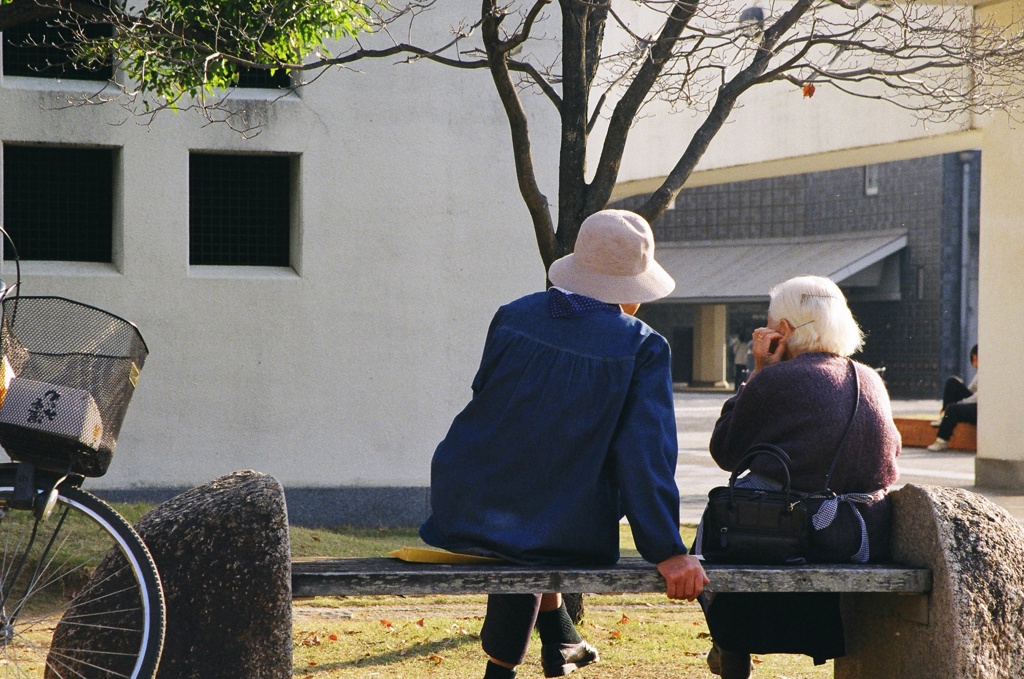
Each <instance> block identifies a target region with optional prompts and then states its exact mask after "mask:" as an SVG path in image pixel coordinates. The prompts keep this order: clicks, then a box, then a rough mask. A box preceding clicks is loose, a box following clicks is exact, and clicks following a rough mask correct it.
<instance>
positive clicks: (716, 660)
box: [708, 644, 722, 677]
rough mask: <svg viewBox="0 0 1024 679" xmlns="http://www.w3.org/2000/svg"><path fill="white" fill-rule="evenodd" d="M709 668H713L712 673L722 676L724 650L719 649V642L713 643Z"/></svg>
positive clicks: (709, 652)
mask: <svg viewBox="0 0 1024 679" xmlns="http://www.w3.org/2000/svg"><path fill="white" fill-rule="evenodd" d="M708 669H709V670H711V674H714V675H715V676H718V677H720V676H722V652H721V650H719V648H718V644H713V645H712V646H711V650H710V651H708Z"/></svg>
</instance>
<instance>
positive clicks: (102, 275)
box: [0, 0, 1024, 488]
mask: <svg viewBox="0 0 1024 679" xmlns="http://www.w3.org/2000/svg"><path fill="white" fill-rule="evenodd" d="M449 2H451V0H449ZM476 6H477V5H476V3H475V2H471V1H470V0H459V1H458V5H454V4H445V5H443V9H444V10H445V11H446V12H447V11H450V12H451V14H450V15H447V14H445V15H441V14H438V15H436V17H435V20H436V21H437V22H438V25H443V23H444V21H445V20H446V19H445V17H446V16H451V17H457V16H459V15H471V14H472V13H473V12H474V11H475V10H476ZM361 70H362V72H332V73H330V74H328V75H326V76H325V77H323V78H322V79H321V80H320V81H318V82H317V83H316V84H314V85H313V86H311V87H309V88H307V89H305V90H303V91H302V92H301V93H300V94H299V95H298V96H297V97H291V98H289V99H287V100H284V101H280V102H277V103H276V104H274V105H273V106H272V107H267V108H266V112H265V115H266V123H265V125H264V129H263V131H262V133H261V134H260V135H259V136H257V137H256V138H255V139H252V140H245V139H243V138H242V137H240V136H239V135H237V134H236V133H233V132H231V131H230V130H228V129H227V128H225V127H223V126H213V127H203V126H202V125H201V123H202V121H201V120H200V119H199V118H198V117H197V116H195V115H191V114H180V115H172V114H166V115H162V116H160V117H159V118H158V119H157V120H156V122H154V123H153V124H152V125H150V126H140V125H138V124H137V122H136V121H134V120H132V119H127V120H125V116H124V114H123V112H121V111H120V110H119V109H117V108H116V107H114V106H104V107H87V108H75V109H64V110H56V108H57V107H58V106H59V105H60V104H61V101H62V100H61V97H60V96H56V95H54V94H52V93H51V86H52V83H48V82H44V83H43V84H42V87H40V86H39V85H38V84H32V83H31V82H29V81H25V80H21V81H15V79H10V78H8V79H5V80H4V81H3V82H2V83H0V140H2V141H4V142H45V143H51V144H58V143H59V144H87V145H103V146H110V147H116V148H118V149H120V152H119V156H118V158H119V160H118V165H119V168H120V173H121V181H120V183H119V186H120V187H121V188H120V191H119V194H118V197H117V201H116V204H117V211H118V214H119V215H120V219H119V223H118V224H117V225H116V230H117V234H116V238H115V241H116V242H115V250H117V252H118V254H117V255H116V263H115V265H112V266H103V265H77V266H76V265H70V264H50V263H39V262H29V263H26V264H25V266H24V283H23V285H24V292H25V293H26V294H60V295H67V296H70V297H74V298H76V299H80V300H82V301H86V302H90V303H93V304H96V305H98V306H101V307H104V308H107V309H110V310H111V311H113V312H115V313H118V314H120V315H123V316H125V317H127V318H129V319H131V320H133V321H135V322H136V323H137V324H138V325H139V326H140V328H141V329H142V332H143V334H144V336H145V337H146V340H147V342H148V343H149V346H150V348H151V351H152V354H151V357H150V359H149V361H148V362H147V364H146V367H145V369H144V371H143V373H142V378H141V381H140V383H139V389H138V392H137V394H136V396H135V399H134V401H133V403H132V406H131V408H130V410H129V413H128V418H127V420H126V423H125V426H124V429H123V431H122V436H121V440H120V443H119V446H118V450H117V454H116V457H115V461H114V464H113V466H112V468H111V471H110V473H109V474H108V475H107V476H106V477H104V478H103V479H99V480H96V481H94V482H91V484H90V485H91V486H92V487H110V488H126V487H136V486H154V485H156V486H182V485H192V484H195V483H199V482H204V481H207V480H209V479H212V478H214V477H216V476H218V475H220V474H223V473H226V472H230V471H233V470H236V469H240V468H254V469H258V470H260V471H263V472H267V473H270V474H272V475H274V476H276V477H277V478H278V479H280V480H281V481H282V482H283V483H285V485H286V486H420V485H425V484H426V483H427V481H428V478H429V477H428V469H429V460H430V456H431V453H432V452H433V448H434V446H435V445H436V443H437V441H438V440H439V439H440V438H441V437H442V436H443V435H444V432H445V430H446V428H447V425H448V423H449V421H450V419H451V417H452V416H453V415H454V414H455V413H456V412H457V411H458V410H459V409H460V408H461V407H462V406H463V404H464V403H465V401H466V400H467V399H468V397H469V393H470V392H469V383H470V380H471V378H472V374H473V371H474V370H475V367H476V362H477V360H478V357H479V353H480V349H481V346H482V342H483V338H484V333H485V331H486V327H487V323H488V321H489V319H490V316H491V313H492V312H493V310H494V308H495V307H496V306H497V305H498V304H500V303H502V302H504V301H507V300H508V299H511V298H513V297H515V296H517V295H519V294H523V293H526V292H529V291H532V290H536V289H538V288H539V287H540V286H541V285H542V284H543V280H544V279H543V270H542V267H541V264H540V261H539V257H538V256H537V253H536V246H535V244H534V242H533V236H532V230H531V228H530V225H529V219H528V215H527V212H526V209H525V208H524V207H523V205H522V201H521V199H520V198H519V195H518V191H517V188H516V184H515V180H514V176H513V172H512V162H511V155H510V150H509V148H510V145H509V141H508V130H507V123H506V122H505V119H504V115H503V113H502V112H501V110H500V107H499V104H498V102H497V99H496V96H495V95H494V94H493V87H492V85H491V83H490V80H489V77H488V76H487V74H486V73H484V72H464V71H454V70H448V69H445V68H442V67H439V66H432V65H429V64H415V65H412V66H398V65H393V64H392V63H390V62H388V63H383V62H381V63H375V64H365V65H363V66H362V67H361ZM70 87H74V86H70ZM77 89H79V90H81V86H78V87H77ZM526 102H527V105H528V106H529V107H530V109H531V113H532V115H533V141H534V145H535V149H536V152H537V162H538V167H539V169H540V170H541V173H542V176H541V179H542V183H543V187H542V188H543V190H544V191H545V192H546V193H547V195H548V196H549V198H551V199H552V201H554V199H555V196H556V192H557V186H556V184H555V176H556V175H555V171H556V165H557V149H558V144H557V139H556V135H557V118H556V117H555V116H554V114H553V112H552V111H551V110H550V106H549V105H548V103H547V102H546V101H545V100H543V99H541V98H527V99H526ZM743 103H744V108H743V109H741V110H739V111H737V113H736V115H735V116H734V118H733V121H732V122H731V123H730V124H729V125H727V127H726V129H725V130H723V132H722V133H721V135H720V136H719V137H718V138H717V139H716V140H715V141H714V143H713V144H712V147H711V150H710V151H709V153H708V155H707V157H706V158H705V159H704V161H703V163H702V165H701V168H702V169H703V172H702V173H701V174H698V175H695V177H694V182H700V181H702V179H701V178H702V177H714V178H715V179H714V180H715V181H730V180H734V179H737V178H744V177H745V178H750V177H752V176H756V175H757V173H759V172H760V173H763V174H762V175H761V176H764V174H771V173H776V174H778V173H783V171H793V172H803V171H810V170H813V169H824V168H826V167H838V166H842V165H844V164H848V165H853V164H862V163H864V162H880V161H882V160H886V159H890V158H894V157H906V154H908V153H911V154H912V153H915V152H916V151H920V155H928V154H930V153H932V152H935V150H936V149H943V150H951V149H956V148H978V147H979V146H980V147H982V148H983V150H984V153H983V159H984V163H985V165H984V168H983V201H984V204H983V206H982V245H981V247H982V253H981V260H982V262H981V293H980V307H981V310H980V314H981V322H982V328H981V329H980V331H979V338H980V343H981V345H982V346H983V347H984V348H983V349H982V351H983V354H984V358H982V362H983V363H982V365H991V366H1009V367H1010V368H1011V369H1006V370H998V371H997V372H991V373H990V372H989V371H988V370H987V369H985V368H982V372H983V373H985V374H984V375H983V378H984V379H985V380H986V384H985V387H984V388H983V393H982V396H981V399H982V400H981V404H982V406H981V407H982V412H983V415H982V426H981V430H980V432H979V437H980V444H981V448H982V449H981V451H980V452H979V459H981V458H989V457H991V458H993V459H1000V460H1002V459H1010V460H1011V461H1015V462H1014V464H1019V463H1020V462H1021V461H1022V459H1024V452H1022V450H1024V449H1021V448H1020V446H1018V445H1017V442H1019V441H1021V440H1024V431H1022V428H1024V417H1020V416H1019V414H1018V413H1017V412H1016V411H1017V409H1018V408H1019V404H1020V403H1021V402H1022V401H1024V399H1022V398H1021V393H1020V390H1021V387H1020V384H1021V381H1020V379H1019V377H1017V374H1016V372H1017V371H1015V370H1013V369H1012V367H1013V366H1016V365H1017V364H1018V363H1019V356H1020V351H1019V348H1018V347H1017V346H1016V343H1017V337H1018V336H1019V335H1020V334H1021V329H1022V328H1024V310H1022V309H1024V305H1022V304H1020V303H1019V302H1020V300H1019V297H1020V290H1021V289H1022V288H1024V281H1022V280H1021V278H1022V276H1024V274H1021V271H1022V268H1021V267H1020V265H1019V263H1020V261H1021V255H1022V254H1024V253H1022V252H1021V249H1022V245H1021V237H1020V226H1019V215H1021V214H1024V197H1022V194H1021V192H1020V191H1019V187H1018V186H1017V183H1018V181H1017V178H1019V177H1020V176H1021V170H1022V169H1024V168H1021V167H1020V164H1021V161H1020V160H1019V157H1020V155H1021V154H1020V153H1019V152H1018V149H1020V148H1021V147H1022V146H1024V138H1022V137H1021V133H1020V132H1018V131H1014V130H1013V129H1012V127H1011V126H1010V125H1008V124H1006V122H1005V121H1000V120H998V119H994V120H992V121H990V122H988V123H985V125H984V129H983V130H982V131H978V130H972V129H967V128H966V127H965V126H964V125H947V126H941V127H938V128H936V127H926V126H923V125H921V124H918V123H915V121H913V120H912V119H911V118H909V117H907V116H903V115H901V114H899V113H898V111H897V110H896V109H894V108H891V107H882V108H878V107H879V106H882V105H880V104H878V105H871V106H867V105H866V104H865V103H864V102H858V101H854V100H851V99H848V98H843V97H839V96H838V95H835V94H833V93H830V92H829V91H828V90H826V89H823V88H819V90H818V93H817V94H816V95H815V97H814V98H812V99H806V98H803V97H802V96H801V94H800V93H799V92H798V91H796V90H795V89H793V88H790V87H788V86H778V87H771V88H766V89H764V90H761V91H760V92H752V93H750V94H749V95H748V96H747V97H745V98H744V100H743ZM119 123H123V124H119ZM695 125H696V122H695V121H693V120H692V119H690V118H687V117H685V116H684V115H676V116H673V117H671V118H665V117H663V116H659V117H658V118H657V119H656V120H653V119H645V120H643V121H641V122H640V123H639V125H638V127H637V130H636V132H635V134H634V136H633V140H632V145H631V146H630V148H629V151H628V152H627V157H626V162H625V163H624V167H623V175H622V180H623V182H624V183H628V182H629V181H633V180H635V181H636V182H637V183H642V182H643V181H644V180H649V179H652V178H654V179H656V178H657V177H658V176H660V175H662V174H664V172H665V171H667V169H668V167H669V166H670V165H671V163H672V162H674V161H675V159H676V158H677V157H678V153H679V152H680V151H681V145H682V143H683V142H684V141H685V140H687V139H688V138H689V133H690V132H691V131H692V129H693V128H694V126H695ZM200 149H202V150H223V151H252V152H287V153H292V154H298V155H299V156H300V162H299V171H298V174H299V176H298V181H297V187H298V188H297V191H298V198H297V206H298V207H297V211H296V228H297V229H298V234H299V238H298V243H299V245H298V248H297V249H296V251H295V252H294V253H293V258H294V264H295V267H294V269H284V270H281V269H242V268H205V267H190V266H189V264H188V195H187V187H188V184H187V181H188V157H189V156H188V154H189V151H190V150H200ZM915 149H916V151H915ZM901 154H902V155H901ZM865 159H870V160H865ZM780 168H783V170H780ZM785 168H788V170H787V169H785ZM5 275H6V276H7V277H8V278H9V277H10V276H11V273H10V269H9V268H8V270H7V272H5ZM990 404H992V405H990ZM996 406H999V407H996Z"/></svg>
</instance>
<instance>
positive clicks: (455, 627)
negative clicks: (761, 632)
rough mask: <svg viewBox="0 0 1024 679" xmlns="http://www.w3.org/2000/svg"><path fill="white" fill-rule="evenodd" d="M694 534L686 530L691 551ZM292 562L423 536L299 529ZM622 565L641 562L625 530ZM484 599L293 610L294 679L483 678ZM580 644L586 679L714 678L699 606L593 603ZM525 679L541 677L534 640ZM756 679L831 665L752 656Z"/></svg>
mask: <svg viewBox="0 0 1024 679" xmlns="http://www.w3.org/2000/svg"><path fill="white" fill-rule="evenodd" d="M693 531H694V527H693V526H684V527H683V530H682V533H683V538H684V541H685V542H687V543H688V542H689V541H691V540H692V539H693ZM291 539H292V553H293V555H294V556H295V557H304V556H386V555H387V553H388V552H389V551H390V550H392V549H395V548H397V547H405V546H422V545H423V543H422V542H420V540H419V538H418V536H417V535H416V531H415V530H412V529H409V530H372V529H371V530H367V529H339V530H335V529H316V530H310V529H303V528H293V529H292V536H291ZM621 544H622V547H623V549H622V552H623V556H637V553H636V550H635V548H634V546H633V540H632V536H631V535H630V532H629V528H628V527H626V526H623V529H622V536H621ZM485 601H486V597H483V596H415V597H413V596H410V597H383V596H382V597H358V598H357V597H321V598H316V599H304V600H298V601H296V602H295V608H294V613H295V621H294V644H295V648H294V651H295V656H294V658H295V662H294V675H293V676H294V677H312V678H317V679H329V678H330V679H334V678H339V679H340V678H344V679H356V678H357V677H358V678H360V679H362V678H371V677H395V678H399V677H402V678H408V679H420V678H427V679H463V678H465V679H480V677H482V676H483V667H484V663H485V661H486V658H485V656H484V655H483V651H482V650H481V649H480V638H479V635H480V626H481V625H482V624H483V613H484V610H485ZM581 633H582V634H583V636H584V637H585V638H586V639H587V640H588V641H590V642H591V643H593V644H594V645H595V646H597V647H598V650H599V651H600V653H601V662H599V663H597V664H595V665H592V666H590V667H587V668H584V669H581V670H579V671H577V672H575V673H574V674H573V675H572V676H573V677H579V678H580V679H587V678H591V679H627V678H629V679H640V678H643V679H675V678H683V677H694V678H711V677H714V676H715V675H713V674H711V673H710V672H709V671H708V668H707V663H706V661H705V658H706V657H707V651H708V649H709V648H710V647H711V642H710V640H709V639H708V630H707V625H706V624H705V623H704V616H703V615H702V614H701V610H700V607H699V606H698V605H697V604H696V603H687V602H675V601H670V600H668V599H667V598H666V597H664V596H662V595H655V594H628V595H590V596H587V597H586V598H585V615H584V619H583V623H582V625H581ZM534 641H535V643H534V644H533V645H532V646H531V649H530V654H529V656H528V658H527V661H526V663H524V664H523V665H522V666H521V667H520V669H519V677H520V678H521V679H526V678H527V677H542V676H543V672H542V670H541V667H540V642H539V640H537V639H536V638H535V640H534ZM754 663H755V669H754V674H753V676H754V677H756V678H762V677H763V678H766V679H825V678H826V677H831V676H832V663H831V662H828V663H826V664H825V665H821V666H818V667H815V666H814V664H813V663H812V662H811V660H810V658H806V657H804V656H788V655H768V656H761V657H755V659H754Z"/></svg>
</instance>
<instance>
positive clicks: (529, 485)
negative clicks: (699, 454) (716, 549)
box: [420, 289, 686, 564]
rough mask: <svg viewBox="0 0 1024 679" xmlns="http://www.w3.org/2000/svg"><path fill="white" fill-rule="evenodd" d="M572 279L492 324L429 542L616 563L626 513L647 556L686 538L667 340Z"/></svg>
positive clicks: (446, 455) (444, 454)
mask: <svg viewBox="0 0 1024 679" xmlns="http://www.w3.org/2000/svg"><path fill="white" fill-rule="evenodd" d="M566 297H567V296H566V295H564V294H563V293H562V292H561V291H559V290H557V289H552V290H549V291H547V292H542V293H536V294H533V295H528V296H526V297H523V298H521V299H519V300H516V301H514V302H512V303H510V304H508V305H506V306H503V307H501V309H499V310H498V312H497V314H496V315H495V317H494V320H493V321H492V322H491V326H490V329H489V331H488V334H487V341H486V344H485V346H484V353H483V359H482V360H481V362H480V368H479V371H478V372H477V375H476V378H475V379H474V380H473V398H472V400H471V401H470V402H469V404H468V405H467V406H466V408H465V409H464V410H463V411H462V412H461V413H459V415H458V416H456V418H455V420H454V421H453V422H452V425H451V428H450V429H449V431H448V435H447V436H446V437H445V439H444V440H443V441H442V442H441V443H440V445H438V447H437V450H436V451H435V453H434V457H433V462H432V464H431V494H430V499H431V508H432V511H433V514H432V516H431V517H430V518H429V519H428V520H427V521H426V523H424V524H423V526H422V527H421V528H420V536H421V537H422V538H423V540H424V541H425V542H426V543H428V544H430V545H434V546H436V547H441V548H443V549H448V550H451V551H456V552H464V553H471V554H483V555H490V556H499V557H502V558H504V559H507V560H510V561H515V562H522V563H537V564H543V563H559V564H574V563H596V564H610V563H614V562H615V561H617V560H618V558H619V520H620V518H621V517H622V516H626V517H627V518H628V520H629V524H630V526H631V528H632V531H633V536H634V539H635V542H636V545H637V548H638V550H639V551H640V554H641V555H642V556H643V557H644V558H645V559H647V560H648V561H650V562H652V563H658V562H660V561H662V560H664V559H666V558H668V557H669V556H672V555H674V554H685V553H686V549H685V547H684V546H683V544H682V541H681V539H680V537H679V491H678V489H677V488H676V485H675V468H676V457H677V453H678V449H677V440H676V426H675V414H674V409H673V399H672V378H671V374H670V357H669V347H668V343H667V342H666V341H665V339H664V338H663V337H662V336H661V335H659V334H658V333H656V332H655V331H654V330H652V329H651V328H650V327H649V326H647V325H646V324H644V323H643V322H642V321H640V320H638V319H636V318H633V317H631V316H628V315H626V314H624V313H622V312H621V311H620V310H619V309H618V307H615V306H612V305H606V304H603V303H600V302H596V300H590V299H589V298H579V296H575V295H574V296H571V299H573V300H576V301H579V300H582V301H583V302H586V304H583V305H577V307H576V308H574V309H573V311H572V312H570V313H568V314H564V313H557V315H553V313H556V312H555V308H556V306H557V305H558V303H562V302H564V301H565V299H566Z"/></svg>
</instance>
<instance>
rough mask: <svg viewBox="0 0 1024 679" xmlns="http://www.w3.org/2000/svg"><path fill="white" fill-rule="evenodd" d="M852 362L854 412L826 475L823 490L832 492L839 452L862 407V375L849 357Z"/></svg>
mask: <svg viewBox="0 0 1024 679" xmlns="http://www.w3.org/2000/svg"><path fill="white" fill-rule="evenodd" d="M847 360H849V362H850V368H852V369H853V414H852V415H850V421H849V422H847V423H846V431H844V432H843V438H842V439H840V441H839V446H838V447H837V448H836V454H835V456H834V457H833V458H832V466H831V467H829V468H828V475H827V476H825V487H824V490H823V491H822V492H824V493H831V492H832V491H830V490H829V488H828V485H829V483H830V482H831V481H832V472H834V471H835V470H836V463H837V462H838V461H839V453H840V452H842V450H843V446H844V445H846V437H847V436H849V435H850V429H851V428H852V427H853V421H854V419H856V417H857V410H858V408H859V407H860V376H859V375H858V374H857V364H856V363H854V362H853V359H852V358H850V359H847Z"/></svg>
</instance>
